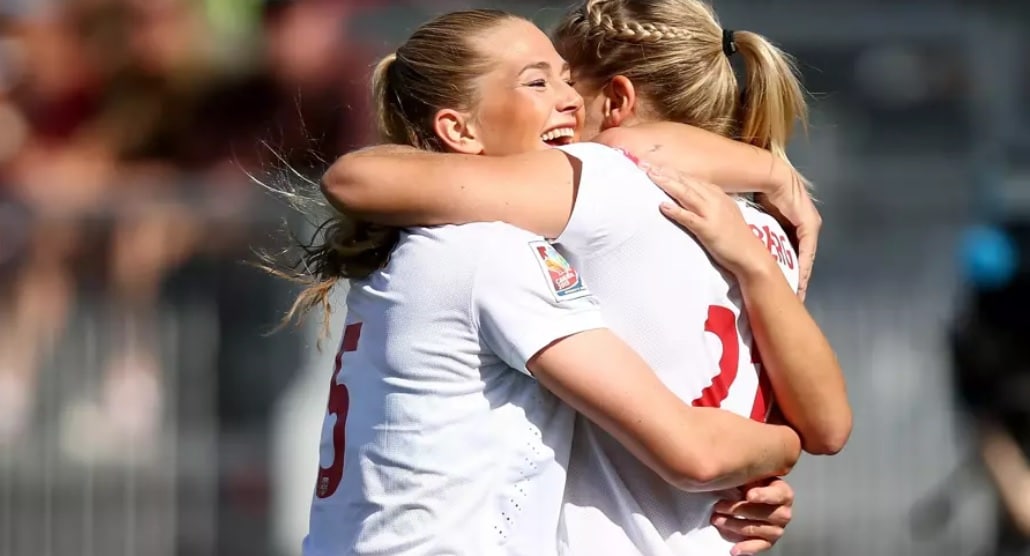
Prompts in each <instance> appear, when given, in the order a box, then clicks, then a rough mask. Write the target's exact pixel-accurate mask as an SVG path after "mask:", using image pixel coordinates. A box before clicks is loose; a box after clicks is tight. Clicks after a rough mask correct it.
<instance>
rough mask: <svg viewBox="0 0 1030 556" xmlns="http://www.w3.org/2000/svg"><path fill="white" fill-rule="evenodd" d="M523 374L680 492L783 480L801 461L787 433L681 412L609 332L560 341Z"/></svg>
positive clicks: (720, 415)
mask: <svg viewBox="0 0 1030 556" xmlns="http://www.w3.org/2000/svg"><path fill="white" fill-rule="evenodd" d="M527 368H528V369H529V370H530V371H531V372H532V373H533V375H534V376H535V377H536V378H537V380H539V381H540V383H541V384H542V385H544V386H545V387H546V388H547V389H549V390H551V391H552V392H553V393H555V394H556V395H557V396H558V397H560V398H561V399H562V400H564V401H565V402H566V403H568V404H569V405H570V406H572V407H573V408H575V409H576V410H577V411H579V412H580V413H582V414H583V415H585V416H586V417H587V418H588V419H590V420H591V421H593V422H594V423H596V424H597V425H598V426H600V427H601V428H603V429H604V430H606V431H607V432H608V433H609V434H611V435H612V436H614V437H615V438H616V439H617V440H619V442H620V443H621V444H623V446H625V447H626V448H627V449H629V450H630V451H631V452H632V453H633V454H634V455H635V456H636V457H637V458H638V459H640V460H641V461H643V462H644V463H645V464H647V465H648V466H649V467H651V468H652V469H653V470H654V471H655V472H657V473H658V474H659V475H660V476H661V477H662V478H664V479H665V480H666V481H667V482H669V483H670V484H672V485H673V486H676V487H678V488H680V489H683V490H687V491H695V492H700V491H713V490H721V489H725V488H733V487H738V486H741V485H745V484H749V483H752V482H755V481H759V480H762V479H766V478H769V477H775V476H782V475H785V474H787V473H788V472H789V471H790V470H791V469H792V468H793V466H794V464H795V463H796V462H797V460H798V457H800V453H801V441H800V439H799V437H798V435H797V434H796V433H795V432H794V431H793V430H792V429H791V428H789V427H787V426H781V425H767V424H762V423H759V422H757V421H753V420H751V419H747V418H744V417H741V416H739V415H736V414H734V413H731V412H728V411H725V410H722V409H716V408H703V407H691V406H689V405H687V404H686V403H684V402H683V400H681V399H680V398H679V397H677V396H676V395H675V394H673V393H672V392H671V391H670V390H669V389H668V388H667V387H666V386H665V385H664V384H662V382H661V381H660V380H659V379H658V377H657V376H656V375H655V374H654V372H653V371H652V370H651V368H650V367H649V366H648V365H647V363H645V362H644V361H643V359H641V358H640V356H639V355H637V354H636V352H634V351H633V350H632V349H631V348H630V347H629V346H628V345H626V344H625V343H624V342H623V341H622V340H620V339H619V338H618V337H617V336H615V334H614V333H612V332H611V331H610V330H608V329H598V330H590V331H586V332H581V333H579V334H575V335H572V336H569V337H566V338H563V339H561V340H558V341H556V342H554V343H552V344H551V345H549V346H547V347H546V348H544V349H542V350H541V351H540V352H538V353H537V354H536V355H535V356H534V357H533V358H532V359H530V361H529V363H528V364H527Z"/></svg>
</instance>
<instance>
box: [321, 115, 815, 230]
mask: <svg viewBox="0 0 1030 556" xmlns="http://www.w3.org/2000/svg"><path fill="white" fill-rule="evenodd" d="M650 134H654V136H655V137H654V138H648V135H650ZM602 140H603V142H604V144H608V145H614V146H619V147H620V148H623V149H625V150H628V151H629V152H633V153H634V154H637V153H640V155H641V156H642V157H644V158H645V159H647V160H651V161H654V162H655V164H656V165H657V164H661V165H665V166H667V167H669V168H672V169H675V170H677V171H679V172H685V173H688V174H691V175H697V176H703V177H705V178H707V179H708V180H709V181H711V182H712V183H715V184H718V185H720V186H722V185H726V186H727V191H731V192H733V191H746V192H760V193H766V194H767V195H769V196H770V199H771V200H772V202H773V203H774V204H775V206H776V208H778V209H780V210H781V211H782V212H783V213H784V215H785V216H786V217H787V218H789V219H791V222H793V223H794V224H799V222H796V221H795V220H794V218H798V216H796V215H795V213H797V210H796V208H795V207H796V206H798V205H799V201H805V200H809V197H808V195H807V192H806V191H804V189H803V188H802V189H801V190H800V191H795V190H796V185H797V182H796V179H795V178H796V176H797V174H796V173H795V172H794V171H793V169H792V168H790V167H789V165H787V164H786V163H784V162H783V161H782V160H780V159H778V158H776V157H775V156H773V155H772V153H770V152H769V151H765V150H762V149H758V148H755V147H753V146H751V145H746V144H744V143H741V142H739V141H733V140H730V139H727V138H725V137H722V136H720V135H716V134H714V133H711V132H708V131H704V130H701V129H698V128H694V127H690V126H687V125H684V124H675V123H664V124H648V125H646V126H643V125H642V126H637V127H636V128H626V129H622V128H617V129H613V130H609V131H606V132H605V133H604V134H602V135H601V136H600V137H599V141H602ZM656 146H657V148H658V150H655V149H656ZM580 172H581V164H580V163H579V161H578V160H577V159H575V158H574V157H572V156H569V155H568V154H566V153H564V152H563V151H561V150H559V149H544V150H540V151H533V152H527V153H523V154H518V155H511V156H476V155H461V154H443V153H433V152H426V151H420V150H417V149H415V148H413V147H405V146H399V145H381V146H376V147H369V148H366V149H362V150H359V151H355V152H352V153H349V154H346V155H344V156H342V157H340V158H339V159H337V160H336V162H335V163H333V165H332V166H331V167H330V168H329V170H328V171H327V172H326V173H325V175H324V176H323V178H322V192H323V193H324V194H325V196H326V198H327V199H329V201H330V202H331V203H332V204H333V205H334V206H335V207H336V208H337V209H339V210H341V211H342V212H344V213H347V214H352V215H354V216H357V217H359V218H361V219H363V220H367V221H369V222H375V223H377V224H386V225H393V226H413V225H436V224H465V223H469V222H489V221H501V222H508V223H510V224H514V225H516V226H518V227H520V228H523V229H526V230H529V231H531V232H533V233H536V234H540V235H543V236H545V237H556V236H557V235H558V234H560V233H561V231H562V230H563V229H564V228H565V224H566V223H567V222H568V219H569V215H570V214H571V212H572V207H573V203H574V201H575V196H576V188H577V187H578V185H579V175H580ZM795 192H797V193H799V195H800V196H801V197H802V198H801V199H798V198H796V197H795V196H794V193H795ZM792 215H794V216H792ZM801 216H803V217H805V218H811V217H812V216H811V215H809V214H804V215H801ZM815 218H818V213H816V214H815ZM815 231H818V230H817V227H816V230H815Z"/></svg>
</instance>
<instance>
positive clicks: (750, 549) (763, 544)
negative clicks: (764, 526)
mask: <svg viewBox="0 0 1030 556" xmlns="http://www.w3.org/2000/svg"><path fill="white" fill-rule="evenodd" d="M716 529H718V530H719V535H720V536H722V538H724V539H726V540H727V541H729V542H731V543H735V544H734V545H733V548H731V549H730V554H731V555H733V556H748V555H749V554H758V553H759V552H765V551H766V550H769V549H771V548H772V547H773V543H772V542H769V541H767V540H765V539H749V538H747V537H744V536H742V535H738V534H737V533H734V532H732V531H726V530H723V529H719V528H718V527H716Z"/></svg>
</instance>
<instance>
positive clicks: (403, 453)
mask: <svg viewBox="0 0 1030 556" xmlns="http://www.w3.org/2000/svg"><path fill="white" fill-rule="evenodd" d="M541 243H543V242H542V241H540V238H539V237H537V236H533V235H532V234H529V233H528V232H525V231H523V230H519V229H516V228H513V227H511V226H507V225H504V224H498V223H494V224H469V225H466V226H444V227H439V228H432V229H427V228H419V229H412V230H408V231H407V232H405V233H404V234H402V239H401V240H400V243H399V245H398V246H397V247H396V248H395V249H394V251H393V252H392V253H391V258H390V262H389V264H388V265H387V266H386V268H384V269H383V270H381V271H379V272H377V273H375V274H373V275H372V276H371V277H370V278H369V279H367V280H364V281H361V282H356V283H355V284H354V285H353V286H352V288H351V290H350V293H349V295H348V299H347V307H348V314H347V326H346V330H345V332H344V335H343V338H342V341H341V345H340V350H339V354H338V355H337V357H336V368H335V369H334V372H333V376H332V382H331V390H330V397H329V404H328V411H327V414H326V418H325V423H324V425H323V432H322V444H321V453H320V469H319V474H318V480H317V483H316V485H315V495H314V499H313V502H312V509H311V518H310V529H309V533H308V536H307V538H306V539H305V540H304V554H305V556H337V555H340V554H349V555H361V554H393V555H412V556H414V555H422V554H453V555H469V556H489V555H534V556H535V555H546V554H554V553H555V550H556V540H557V534H558V532H557V531H558V520H559V508H560V506H561V493H562V491H563V489H564V481H565V463H566V461H567V458H568V450H569V445H570V443H571V435H572V424H573V412H572V410H571V409H570V408H568V407H567V406H566V405H565V404H563V403H561V402H560V400H558V399H557V398H556V397H554V396H553V395H551V394H550V393H549V392H547V391H546V390H543V389H542V388H541V387H540V386H539V385H538V384H537V383H536V381H535V380H534V379H533V378H532V377H531V376H530V375H529V373H528V372H527V371H526V370H525V362H526V359H528V358H529V357H530V356H532V355H533V354H534V353H535V352H536V351H537V350H539V349H541V348H542V347H544V346H546V345H547V344H548V343H550V342H552V341H554V340H555V339H557V338H561V337H563V336H566V335H568V334H572V333H576V332H579V331H582V330H585V329H590V328H598V327H601V326H603V324H602V323H601V317H600V312H599V311H598V309H597V306H596V303H595V302H594V301H593V299H592V298H590V297H589V296H588V295H586V293H587V292H586V290H585V289H583V288H580V290H579V291H578V292H573V291H571V289H569V288H566V289H565V290H562V291H558V290H557V289H556V288H554V287H552V286H553V283H552V280H551V279H550V278H549V276H548V274H547V273H546V272H542V270H541V269H542V267H543V265H544V263H545V262H546V261H541V260H540V256H539V254H538V250H537V247H538V245H539V244H541ZM554 255H555V257H557V253H556V252H555V254H554ZM572 275H574V273H572ZM556 292H557V293H563V292H564V293H568V294H570V295H569V296H568V297H571V298H573V299H571V300H563V302H562V303H559V302H558V301H557V300H556V299H555V294H556ZM577 295H578V297H577Z"/></svg>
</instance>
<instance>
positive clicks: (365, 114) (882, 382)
mask: <svg viewBox="0 0 1030 556" xmlns="http://www.w3.org/2000/svg"><path fill="white" fill-rule="evenodd" d="M473 5H474V6H477V7H485V6H492V7H500V8H506V9H510V10H511V11H514V12H518V13H521V14H524V15H527V16H529V17H531V18H533V19H534V20H536V21H537V22H539V23H540V24H541V25H542V26H543V27H545V28H547V27H548V26H549V25H550V24H551V23H552V22H553V21H555V20H556V18H557V17H558V15H559V14H560V13H561V11H562V10H563V9H564V8H565V6H566V3H565V2H564V1H561V2H553V1H552V2H515V1H508V2H498V1H486V0H483V1H480V2H475V3H471V2H457V1H443V0H441V1H437V2H416V1H408V2H405V1H400V0H392V1H391V0H363V1H359V0H351V1H347V0H293V1H290V0H278V1H274V0H0V556H27V555H33V556H35V555H44V556H50V555H61V556H63V555H97V556H109V555H111V556H113V555H126V556H128V555H173V554H174V555H197V556H206V555H226V556H228V555H236V554H247V555H269V556H272V555H277V556H278V555H282V556H290V555H296V554H299V546H300V539H301V538H302V536H303V534H304V532H305V529H306V523H307V512H308V504H309V503H310V497H311V492H312V486H313V483H314V478H315V475H316V470H317V465H318V464H317V458H318V456H317V444H318V435H319V431H320V423H321V419H322V416H323V414H324V411H325V399H326V396H327V387H328V380H329V376H330V374H331V364H330V359H331V357H332V355H333V354H332V353H329V352H328V351H331V350H328V351H324V352H319V351H318V350H317V349H316V348H315V337H316V333H317V322H314V321H315V320H317V319H312V320H313V322H311V323H310V326H308V327H306V328H303V329H298V330H287V331H285V332H281V333H277V334H274V335H267V332H269V331H270V330H271V329H272V328H273V327H274V326H275V324H276V322H277V319H278V318H279V316H280V315H281V314H282V312H283V311H284V310H285V309H286V308H287V307H288V305H289V303H290V301H291V296H292V295H293V294H294V293H295V291H294V290H293V288H292V287H291V286H290V285H288V284H285V283H282V282H280V281H278V280H276V279H272V278H269V277H268V276H266V275H264V274H263V273H262V272H261V271H259V270H256V269H254V268H252V267H250V266H248V265H247V264H246V261H252V260H254V257H253V255H252V249H254V248H259V247H261V246H264V245H267V244H268V241H269V237H270V236H271V235H272V234H273V232H274V231H275V230H276V228H277V227H278V226H279V224H280V222H281V220H282V219H283V218H291V216H290V215H289V214H288V213H287V212H286V211H285V210H284V209H283V207H281V206H280V205H278V204H276V203H275V202H273V201H271V200H270V199H269V198H268V196H267V195H266V194H265V193H264V192H263V191H262V189H261V188H260V187H258V186H256V185H255V184H254V183H253V181H251V179H250V178H249V177H248V174H250V175H252V176H254V177H256V178H258V179H265V178H266V177H270V178H271V179H274V178H275V171H274V170H275V169H276V168H279V167H281V165H282V163H283V162H287V163H289V164H290V165H291V166H293V167H294V168H296V169H298V170H299V172H300V173H301V174H305V175H307V176H310V177H314V178H317V177H318V176H319V175H320V174H321V172H322V171H323V170H324V169H325V167H326V166H327V164H328V161H331V160H332V159H333V158H335V157H336V156H338V155H339V154H341V153H343V152H345V151H347V150H349V149H352V148H354V147H357V146H361V145H364V144H367V143H368V142H369V141H370V140H371V134H370V133H369V129H370V122H371V115H370V113H369V111H368V100H367V98H366V97H367V79H368V75H369V73H370V68H371V65H372V64H373V63H374V61H375V60H376V59H377V57H378V56H381V55H383V54H385V53H387V52H388V51H390V50H392V48H393V45H395V44H396V43H397V41H399V40H401V39H403V37H404V36H406V35H407V34H408V33H409V32H410V31H411V30H412V29H413V28H414V27H415V26H416V25H417V24H418V23H420V22H422V21H424V20H425V19H427V18H429V17H430V16H432V15H434V14H436V13H439V12H443V11H448V10H452V9H457V8H461V7H468V6H473ZM715 7H716V9H717V10H718V11H719V13H720V15H721V18H722V21H723V23H724V24H725V26H726V27H729V28H736V29H748V30H754V31H757V32H760V33H762V34H765V35H767V36H769V37H770V38H772V39H774V40H775V41H777V42H778V43H780V44H781V45H782V46H784V47H785V48H786V49H787V50H788V51H790V52H792V53H793V54H795V55H796V56H797V57H798V59H799V61H800V63H801V67H802V69H803V72H804V75H805V81H806V84H807V86H808V88H809V89H810V90H811V91H812V93H813V99H812V103H813V107H814V117H813V126H812V130H811V132H810V134H809V137H808V138H802V139H799V140H798V141H797V142H796V145H795V148H794V149H793V152H792V155H793V157H794V160H795V162H796V163H797V165H798V166H799V167H801V168H802V169H803V171H804V172H805V173H806V174H807V175H808V176H809V177H810V178H812V179H813V180H814V181H815V183H816V184H818V196H819V198H820V199H821V201H822V203H823V205H822V210H823V216H824V219H825V232H824V235H823V239H822V242H821V248H820V251H819V255H820V257H819V261H818V264H817V267H816V274H815V278H814V281H813V284H812V288H811V293H810V296H809V306H810V307H811V308H812V311H813V313H814V314H815V316H816V317H817V319H818V320H819V321H820V323H821V324H822V325H823V327H824V330H826V332H827V333H828V335H829V337H830V339H831V341H832V342H833V344H834V345H835V347H836V348H837V350H838V352H839V355H840V358H841V361H842V363H843V365H844V368H845V371H846V372H847V375H848V381H849V386H850V391H851V396H852V401H853V404H854V407H855V417H856V421H855V431H854V434H853V437H852V440H851V442H850V444H849V446H848V447H847V449H846V450H845V452H844V453H842V454H841V455H839V456H837V457H834V458H807V459H804V460H803V461H802V463H801V464H800V465H799V466H798V468H797V470H796V471H795V473H794V474H793V475H792V479H793V484H794V486H795V488H796V489H797V491H798V502H797V508H796V514H795V516H796V517H795V520H794V523H793V525H792V526H791V528H790V531H789V534H788V535H787V537H786V538H785V539H784V540H783V541H782V542H781V543H780V546H779V547H778V548H777V550H776V553H777V554H783V555H788V554H799V555H842V556H847V555H855V556H870V555H884V556H890V555H903V554H911V555H924V554H925V555H928V556H929V555H940V554H947V555H956V556H965V555H985V556H986V555H990V554H1001V553H1002V552H1000V551H995V550H994V548H993V546H994V542H995V541H994V539H995V537H996V536H997V531H998V529H999V523H1001V524H1003V525H1004V524H1005V520H1004V519H1003V518H1002V516H1003V514H1002V513H999V504H998V502H997V497H996V496H995V493H994V489H992V488H991V485H992V482H991V481H990V480H989V479H988V474H987V473H983V472H981V466H980V465H979V464H978V463H977V462H978V461H979V459H980V458H979V457H978V455H977V453H978V451H979V450H978V449H977V445H978V441H979V436H977V435H976V434H975V431H976V430H978V427H976V426H974V425H973V422H972V421H971V420H970V419H969V418H968V417H967V413H966V412H964V411H961V410H960V409H964V408H966V406H965V402H964V401H962V400H964V398H963V396H961V395H956V392H955V391H954V390H955V389H954V387H953V384H954V382H953V381H952V378H951V367H952V365H951V355H950V353H951V352H950V351H949V342H948V338H949V330H951V329H953V328H954V322H956V318H955V317H954V315H956V314H959V313H961V312H962V311H964V310H965V309H964V308H965V307H967V306H968V304H969V303H970V302H969V301H968V300H969V299H971V297H972V293H971V292H973V290H971V289H970V287H969V286H968V284H969V283H970V281H969V279H968V276H967V275H964V274H963V268H964V266H963V264H962V261H963V260H966V261H967V264H965V268H967V269H968V268H969V264H968V260H969V259H970V257H971V256H972V257H973V258H974V259H975V258H976V254H977V253H981V252H982V251H983V250H984V249H986V248H984V247H983V245H986V244H985V243H983V242H980V243H977V242H976V241H973V242H972V243H970V242H969V241H965V243H963V240H964V239H968V238H969V236H968V234H967V233H966V230H968V229H969V227H970V226H973V225H983V224H990V223H991V222H993V221H1000V220H1002V219H1007V220H1014V221H1019V220H1020V219H1026V218H1027V216H1028V215H1030V210H1028V209H1030V172H1028V171H1030V157H1028V156H1027V155H1030V102H1028V99H1030V65H1028V64H1026V60H1027V59H1028V58H1030V39H1028V37H1030V5H1027V4H1026V3H1024V2H1017V1H1015V0H1012V1H1009V2H1005V1H1003V0H994V1H993V2H989V3H988V2H972V1H960V0H953V1H947V0H937V1H915V0H911V1H905V2H884V1H879V2H877V1H868V2H824V1H816V0H778V1H777V2H763V1H758V0H717V1H716V2H715ZM277 153H278V155H280V156H281V158H280V157H277V156H276V154H277ZM978 237H979V236H978ZM988 243H989V242H988ZM961 245H965V246H966V251H965V252H964V253H965V255H966V258H965V259H962V258H961V257H959V256H958V255H959V254H960V253H962V251H961V250H960V246H961ZM971 253H972V255H971ZM992 253H993V251H992ZM981 258H982V257H981ZM995 258H997V257H995ZM988 259H990V257H988ZM978 260H979V259H978ZM988 262H989V261H988ZM967 274H968V273H967ZM964 276H966V277H964ZM969 276H971V275H969ZM974 278H975V276H974ZM1006 299H1007V298H1006ZM1026 299H1027V298H1026V297H1025V296H1024V297H1023V298H1022V299H1021V300H1012V301H1003V302H1002V305H1003V306H1007V307H1008V308H1009V309H1014V310H1016V311H1021V312H1030V307H1026ZM1020 326H1022V325H1020ZM338 331H339V328H338V327H337V328H336V329H334V334H336V333H338ZM1027 332H1030V326H1027V328H1024V329H1022V333H1023V337H1025V336H1026V333H1027ZM974 359H975V358H974ZM1025 361H1026V359H1023V364H1024V366H1025ZM1016 405H1021V407H1023V408H1027V407H1030V392H1026V396H1025V397H1018V396H1017V402H1016ZM1017 432H1018V431H1017ZM1024 449H1025V448H1024ZM1028 473H1030V472H1028ZM1028 483H1030V480H1028ZM1026 499H1027V500H1030V493H1027V494H1026ZM1002 529H1004V527H1002ZM1010 529H1011V528H1010ZM1017 544H1018V543H1017ZM1024 546H1025V545H1024ZM1007 553H1010V554H1023V553H1022V552H1007Z"/></svg>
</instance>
